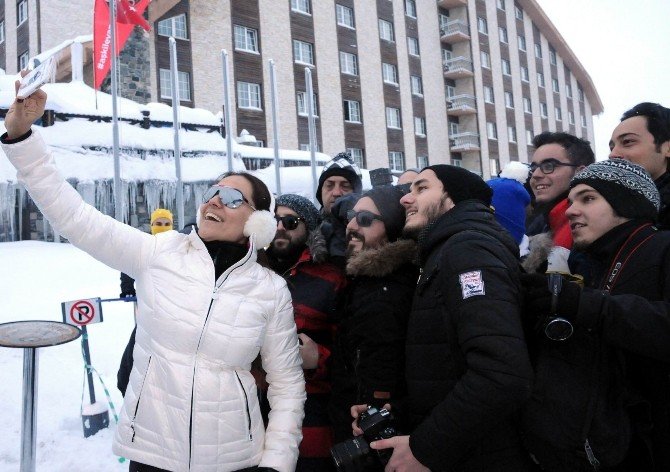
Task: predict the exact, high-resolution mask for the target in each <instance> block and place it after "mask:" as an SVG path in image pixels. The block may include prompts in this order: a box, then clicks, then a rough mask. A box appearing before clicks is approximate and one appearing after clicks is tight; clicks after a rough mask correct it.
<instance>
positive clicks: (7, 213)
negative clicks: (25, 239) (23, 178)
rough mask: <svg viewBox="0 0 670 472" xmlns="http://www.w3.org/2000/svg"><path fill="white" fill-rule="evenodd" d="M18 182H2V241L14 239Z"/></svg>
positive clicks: (0, 209)
mask: <svg viewBox="0 0 670 472" xmlns="http://www.w3.org/2000/svg"><path fill="white" fill-rule="evenodd" d="M16 190H17V188H16V184H15V183H10V182H0V241H14V240H15V239H16V238H15V235H14V218H16Z"/></svg>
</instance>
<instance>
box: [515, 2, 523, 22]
mask: <svg viewBox="0 0 670 472" xmlns="http://www.w3.org/2000/svg"><path fill="white" fill-rule="evenodd" d="M514 16H515V17H516V19H517V20H521V21H523V10H522V9H521V7H520V6H519V5H514Z"/></svg>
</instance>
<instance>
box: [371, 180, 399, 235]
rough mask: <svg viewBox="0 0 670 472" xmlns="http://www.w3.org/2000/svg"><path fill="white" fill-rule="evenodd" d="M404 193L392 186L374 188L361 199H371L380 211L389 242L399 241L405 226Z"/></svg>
mask: <svg viewBox="0 0 670 472" xmlns="http://www.w3.org/2000/svg"><path fill="white" fill-rule="evenodd" d="M403 195H404V193H403V192H402V191H401V190H400V189H398V188H397V187H394V186H392V185H383V186H380V187H374V188H373V189H371V190H368V191H367V192H365V193H364V194H363V195H362V196H361V198H363V197H370V198H371V199H372V201H373V202H374V203H375V206H376V207H377V209H378V210H379V214H380V215H381V217H382V221H383V222H384V227H385V228H386V237H387V239H388V240H389V242H393V241H395V240H397V239H398V236H400V234H401V233H402V229H403V227H404V226H405V207H403V206H402V205H401V204H400V199H401V198H402V197H403Z"/></svg>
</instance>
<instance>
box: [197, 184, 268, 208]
mask: <svg viewBox="0 0 670 472" xmlns="http://www.w3.org/2000/svg"><path fill="white" fill-rule="evenodd" d="M217 195H218V196H219V200H221V203H222V204H223V205H225V206H227V207H228V208H230V209H232V210H234V209H235V208H239V207H241V206H242V205H243V204H245V203H246V204H247V205H249V206H250V207H251V209H252V210H256V209H255V208H254V207H253V206H252V205H251V203H249V200H247V199H246V198H244V195H242V192H240V191H239V190H237V189H236V188H233V187H225V186H223V185H212V186H211V187H209V189H208V190H207V191H206V192H205V194H204V195H203V196H202V200H203V203H207V202H208V201H210V200H211V199H212V198H214V197H216V196H217Z"/></svg>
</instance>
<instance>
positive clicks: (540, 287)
mask: <svg viewBox="0 0 670 472" xmlns="http://www.w3.org/2000/svg"><path fill="white" fill-rule="evenodd" d="M521 285H522V287H523V295H524V306H525V308H524V312H525V316H524V318H526V319H527V320H530V319H535V320H537V319H538V318H540V317H545V316H547V315H556V316H560V317H562V318H565V319H567V320H574V319H575V316H576V315H577V310H578V308H579V297H580V295H581V293H582V289H581V288H580V286H579V285H577V284H576V283H574V282H569V281H568V280H567V279H565V278H564V279H563V283H562V286H561V290H560V293H559V294H558V305H557V307H556V313H552V312H551V292H550V291H549V276H548V275H547V274H521Z"/></svg>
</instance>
